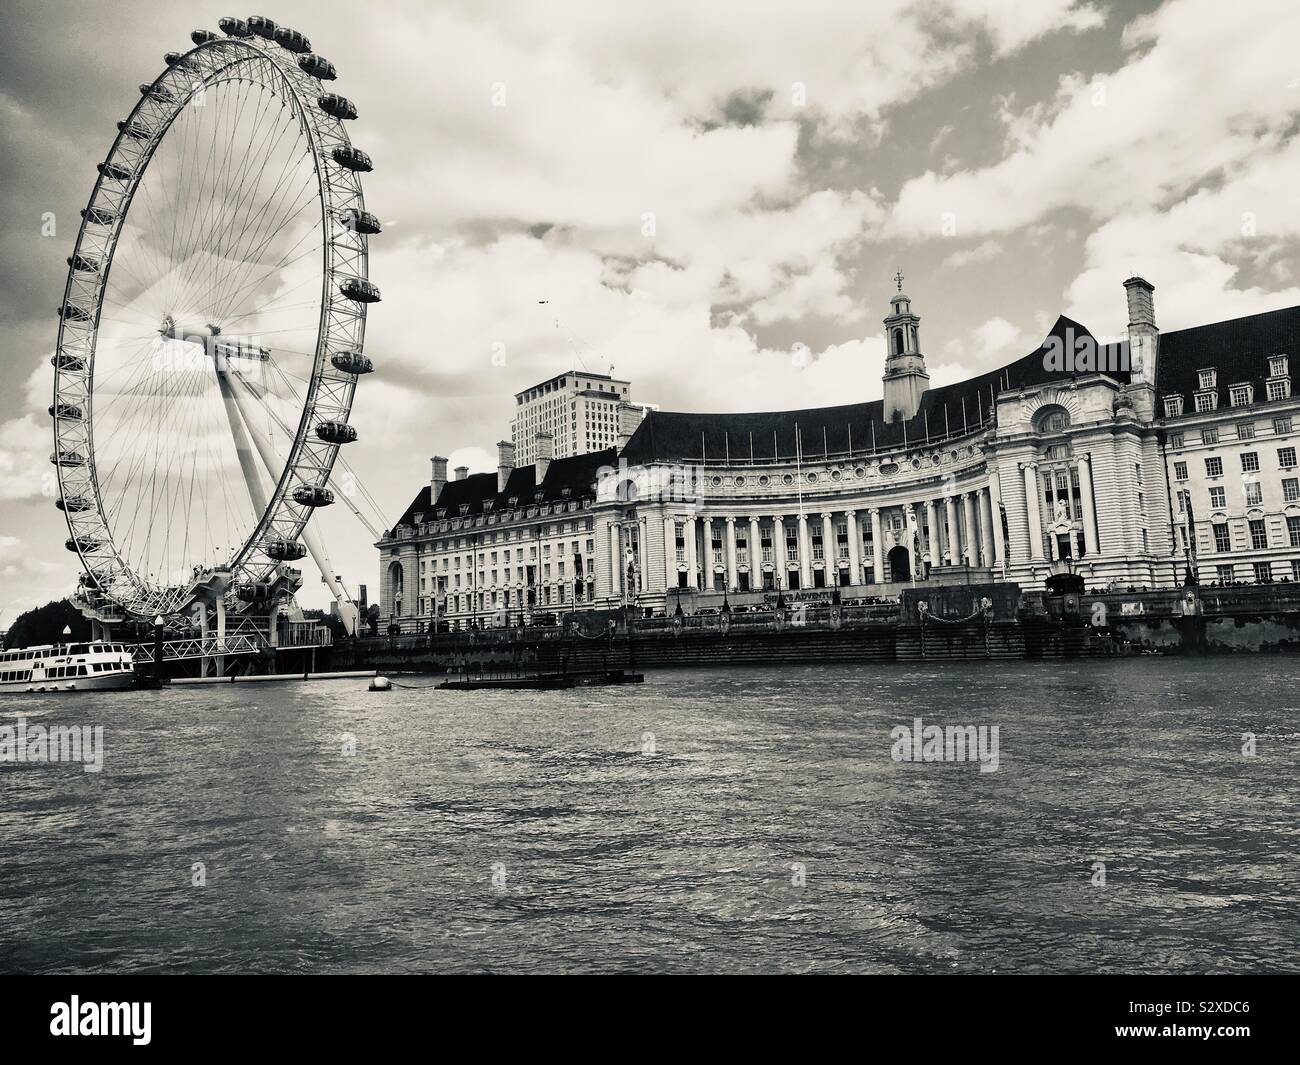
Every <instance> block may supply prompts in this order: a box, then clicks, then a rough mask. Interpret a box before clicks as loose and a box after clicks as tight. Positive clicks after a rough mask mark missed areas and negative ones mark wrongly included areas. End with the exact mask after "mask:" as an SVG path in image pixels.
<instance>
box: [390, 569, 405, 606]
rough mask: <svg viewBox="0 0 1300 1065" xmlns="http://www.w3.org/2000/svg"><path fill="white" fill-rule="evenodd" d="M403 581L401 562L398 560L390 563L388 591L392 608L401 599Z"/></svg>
mask: <svg viewBox="0 0 1300 1065" xmlns="http://www.w3.org/2000/svg"><path fill="white" fill-rule="evenodd" d="M405 583H406V581H405V574H404V572H403V570H402V564H401V563H400V562H393V563H391V564H390V565H389V567H388V593H389V595H390V596H391V597H392V601H393V606H394V608H396V607H397V605H398V604H399V603H400V602H401V600H402V593H403V591H404V589H403V585H404V584H405Z"/></svg>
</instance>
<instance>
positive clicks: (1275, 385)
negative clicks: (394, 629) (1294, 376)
mask: <svg viewBox="0 0 1300 1065" xmlns="http://www.w3.org/2000/svg"><path fill="white" fill-rule="evenodd" d="M1289 395H1291V382H1290V380H1289V379H1283V380H1281V381H1270V382H1269V383H1268V398H1269V399H1271V400H1278V399H1286V398H1287V397H1288V396H1289Z"/></svg>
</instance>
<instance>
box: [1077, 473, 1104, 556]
mask: <svg viewBox="0 0 1300 1065" xmlns="http://www.w3.org/2000/svg"><path fill="white" fill-rule="evenodd" d="M1079 506H1081V507H1082V508H1083V549H1084V550H1085V551H1086V552H1087V553H1088V556H1089V557H1092V556H1093V555H1099V554H1101V547H1100V546H1099V542H1098V538H1097V515H1096V514H1095V513H1094V512H1093V500H1092V459H1091V458H1090V457H1089V456H1087V455H1081V456H1080V457H1079Z"/></svg>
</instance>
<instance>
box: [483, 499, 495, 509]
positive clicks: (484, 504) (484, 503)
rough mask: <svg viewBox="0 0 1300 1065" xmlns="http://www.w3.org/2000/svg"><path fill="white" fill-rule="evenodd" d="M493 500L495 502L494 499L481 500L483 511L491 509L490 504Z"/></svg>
mask: <svg viewBox="0 0 1300 1065" xmlns="http://www.w3.org/2000/svg"><path fill="white" fill-rule="evenodd" d="M495 502H496V500H495V499H485V500H483V509H484V510H485V511H488V510H491V509H492V504H494V503H495Z"/></svg>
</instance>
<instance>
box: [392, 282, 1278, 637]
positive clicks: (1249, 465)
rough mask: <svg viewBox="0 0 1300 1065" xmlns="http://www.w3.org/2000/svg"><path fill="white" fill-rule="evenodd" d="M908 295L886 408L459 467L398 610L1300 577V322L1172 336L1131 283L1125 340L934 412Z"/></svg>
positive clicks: (701, 417) (424, 504) (429, 489)
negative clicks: (1194, 572) (1298, 368)
mask: <svg viewBox="0 0 1300 1065" xmlns="http://www.w3.org/2000/svg"><path fill="white" fill-rule="evenodd" d="M899 289H900V290H899V291H898V292H897V293H896V294H895V295H894V296H893V298H892V300H891V313H890V314H889V315H888V316H887V317H886V318H885V320H884V324H885V329H886V333H885V335H886V339H887V344H888V350H887V354H886V361H885V365H884V389H883V397H882V399H880V400H875V401H871V402H866V403H854V404H847V405H844V406H836V407H820V408H812V409H805V410H789V411H776V412H765V413H740V414H737V413H728V414H693V413H678V412H663V411H653V410H652V411H650V412H648V413H647V414H646V416H645V418H644V420H643V421H641V423H640V425H639V426H638V427H637V429H636V431H635V433H633V434H632V435H631V437H630V439H629V440H628V441H627V442H626V444H625V446H623V447H621V448H619V449H609V450H605V451H599V452H594V453H590V454H584V455H577V456H575V457H573V458H565V459H551V458H550V455H551V454H552V446H553V442H552V440H551V439H549V438H548V436H547V434H546V433H544V432H543V433H541V434H540V435H537V436H535V437H534V438H533V439H534V441H535V446H536V447H538V448H539V450H538V452H537V459H536V464H535V465H527V466H519V467H516V465H515V462H514V457H513V456H514V449H513V448H512V446H511V445H509V444H502V445H501V460H500V469H499V470H498V472H497V473H496V474H495V475H493V474H479V475H475V476H474V477H469V476H460V477H459V479H458V480H455V481H452V482H446V480H445V478H446V470H445V467H446V463H445V461H442V460H437V459H435V460H434V465H435V470H434V477H433V482H432V484H431V485H430V486H426V487H425V488H424V489H422V491H421V494H420V495H419V496H418V497H417V499H416V500H415V502H414V503H413V504H412V505H411V507H408V508H407V511H406V512H405V514H404V515H403V517H402V520H401V522H399V524H398V526H397V527H396V528H395V529H394V530H393V531H392V532H391V534H390V535H389V536H387V537H385V539H384V540H382V541H381V542H380V544H379V545H378V546H379V547H380V549H381V553H382V556H383V568H382V572H381V577H382V582H383V605H384V609H385V612H386V613H389V614H391V615H392V616H393V617H394V619H396V620H398V621H399V622H400V623H401V624H403V625H404V626H410V625H416V626H418V625H420V624H421V619H426V620H427V619H428V617H429V616H430V615H432V614H434V613H435V612H436V613H437V614H438V616H439V617H440V618H447V619H448V620H450V621H452V622H453V623H457V624H468V623H477V624H480V625H482V624H493V623H494V622H500V621H502V620H504V619H505V618H507V617H512V615H511V614H510V613H509V612H513V611H514V610H520V611H522V612H525V613H527V612H529V611H537V610H546V609H550V610H555V609H557V608H564V607H573V606H575V605H576V604H578V603H582V604H593V605H605V604H613V603H618V602H628V601H632V600H633V599H635V602H636V603H637V604H638V605H639V606H644V607H647V608H650V609H652V610H656V611H672V610H674V609H675V608H676V606H677V605H678V604H679V603H680V604H681V605H682V607H683V609H685V610H688V611H689V610H695V609H700V608H702V607H710V606H718V605H720V604H721V603H722V602H723V601H724V599H725V600H727V601H728V602H730V603H731V604H732V605H736V606H740V605H743V604H746V603H759V602H763V601H767V602H770V601H771V600H772V599H773V598H774V597H775V595H776V594H777V593H778V592H780V593H783V594H784V595H785V596H786V598H788V599H796V600H798V599H818V598H824V597H828V596H829V594H830V589H831V587H832V586H838V587H839V589H840V595H841V597H842V598H843V599H844V600H846V601H851V600H853V599H859V598H863V597H868V596H882V595H893V594H896V593H897V592H898V591H899V590H900V589H901V588H902V587H904V586H911V585H913V584H923V583H932V584H944V583H954V582H960V583H966V582H983V581H990V580H1008V581H1015V582H1017V583H1019V584H1020V585H1021V586H1022V587H1026V588H1041V587H1042V586H1043V583H1044V581H1045V579H1046V578H1047V576H1048V575H1050V574H1051V573H1052V572H1053V571H1060V570H1061V569H1066V568H1068V569H1072V570H1073V571H1074V572H1076V573H1079V574H1080V575H1082V576H1083V578H1084V580H1085V582H1086V584H1087V585H1088V587H1090V588H1103V587H1109V586H1119V587H1128V586H1142V587H1171V586H1174V585H1176V584H1179V583H1182V581H1183V580H1184V579H1185V576H1186V573H1187V570H1188V568H1189V567H1192V566H1196V567H1199V568H1198V576H1199V579H1200V580H1201V581H1203V582H1208V581H1214V580H1226V579H1232V580H1250V581H1257V580H1265V579H1271V580H1282V579H1289V580H1295V579H1300V488H1298V486H1297V473H1296V469H1295V449H1296V442H1295V437H1294V435H1293V428H1292V426H1293V421H1294V417H1295V415H1296V413H1297V412H1296V401H1295V400H1294V399H1293V398H1292V393H1291V384H1290V380H1291V379H1290V356H1291V354H1293V353H1294V352H1295V351H1296V348H1297V342H1298V341H1300V308H1293V309H1290V310H1284V311H1277V312H1273V313H1269V314H1261V315H1255V316H1252V317H1249V318H1244V319H1239V320H1236V321H1232V322H1222V323H1218V324H1214V325H1207V326H1198V327H1195V328H1191V329H1184V330H1179V331H1178V332H1173V333H1168V334H1163V335H1162V334H1161V333H1160V332H1159V330H1158V328H1157V325H1156V318H1155V305H1154V297H1153V293H1154V289H1153V286H1151V285H1150V284H1149V283H1148V282H1146V281H1145V280H1143V279H1141V278H1130V279H1129V280H1128V281H1126V282H1125V289H1126V292H1127V304H1128V317H1129V325H1128V333H1127V337H1126V338H1124V339H1121V340H1118V341H1116V342H1113V343H1101V342H1099V341H1097V340H1096V339H1095V338H1094V337H1093V336H1092V335H1091V334H1090V333H1089V332H1088V330H1087V329H1085V328H1084V327H1083V326H1082V325H1080V324H1079V323H1077V322H1073V321H1071V320H1070V319H1068V318H1065V317H1061V318H1058V320H1057V321H1056V323H1055V325H1054V326H1053V327H1052V329H1051V330H1050V332H1049V333H1048V335H1047V337H1045V338H1044V341H1043V343H1042V344H1041V345H1039V346H1038V347H1037V348H1036V349H1035V350H1033V351H1031V352H1029V353H1028V354H1026V355H1023V356H1022V357H1020V358H1017V359H1015V360H1014V361H1012V362H1010V363H1008V364H1007V365H1005V366H1003V367H1001V368H999V369H997V370H994V371H991V372H989V373H986V374H983V375H982V376H979V377H975V378H972V379H970V380H967V381H962V382H959V383H956V384H951V385H944V386H941V387H937V388H930V387H929V378H928V375H927V372H926V365H925V356H924V354H923V346H922V343H921V335H920V317H919V315H918V314H916V313H915V312H914V310H913V308H912V301H911V300H910V299H909V297H908V296H907V295H905V294H904V293H903V292H902V291H901V279H900V286H899ZM601 442H602V443H604V441H603V440H602V441H601ZM439 461H442V471H441V473H439V470H438V462H439ZM565 463H567V464H568V465H562V464H565ZM503 611H505V612H506V613H503Z"/></svg>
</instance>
